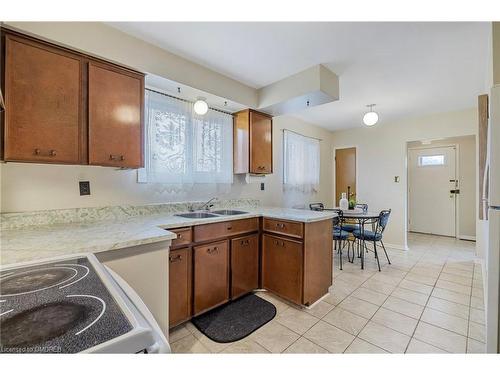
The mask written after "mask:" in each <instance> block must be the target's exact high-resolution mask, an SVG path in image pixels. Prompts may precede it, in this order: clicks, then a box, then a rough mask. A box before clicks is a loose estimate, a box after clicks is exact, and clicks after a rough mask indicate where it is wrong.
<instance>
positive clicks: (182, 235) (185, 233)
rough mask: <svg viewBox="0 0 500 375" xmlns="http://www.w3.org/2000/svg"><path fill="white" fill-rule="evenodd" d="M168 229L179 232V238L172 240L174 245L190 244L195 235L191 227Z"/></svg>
mask: <svg viewBox="0 0 500 375" xmlns="http://www.w3.org/2000/svg"><path fill="white" fill-rule="evenodd" d="M167 230H168V231H170V232H174V233H175V234H177V238H176V239H175V240H172V247H179V246H183V245H188V244H190V243H191V242H192V239H193V235H192V232H191V228H190V227H188V228H176V229H167Z"/></svg>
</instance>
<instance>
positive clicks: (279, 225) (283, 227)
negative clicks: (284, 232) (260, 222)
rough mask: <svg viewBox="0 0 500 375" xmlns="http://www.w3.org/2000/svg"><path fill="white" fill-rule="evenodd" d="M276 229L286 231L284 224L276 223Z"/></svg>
mask: <svg viewBox="0 0 500 375" xmlns="http://www.w3.org/2000/svg"><path fill="white" fill-rule="evenodd" d="M276 228H281V229H285V224H282V223H276Z"/></svg>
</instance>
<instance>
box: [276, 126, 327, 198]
mask: <svg viewBox="0 0 500 375" xmlns="http://www.w3.org/2000/svg"><path fill="white" fill-rule="evenodd" d="M319 150H320V149H319V140H318V139H314V138H310V137H305V136H303V135H300V134H297V133H295V132H291V131H288V130H284V131H283V151H284V152H283V168H284V174H283V179H284V181H283V189H284V190H285V191H299V192H302V193H315V192H317V191H318V190H319V167H320V152H319Z"/></svg>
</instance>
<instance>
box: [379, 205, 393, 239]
mask: <svg viewBox="0 0 500 375" xmlns="http://www.w3.org/2000/svg"><path fill="white" fill-rule="evenodd" d="M390 215H391V210H382V211H380V214H379V215H378V220H377V229H376V230H375V231H376V232H377V233H380V234H382V233H384V230H385V227H386V226H387V223H388V222H389V216H390Z"/></svg>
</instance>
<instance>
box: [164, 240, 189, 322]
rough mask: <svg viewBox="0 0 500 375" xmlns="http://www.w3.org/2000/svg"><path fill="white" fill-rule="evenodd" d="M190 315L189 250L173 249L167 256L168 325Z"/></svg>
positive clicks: (183, 319) (185, 318)
mask: <svg viewBox="0 0 500 375" xmlns="http://www.w3.org/2000/svg"><path fill="white" fill-rule="evenodd" d="M190 317H191V250H190V249H189V248H184V249H179V250H173V251H171V252H170V256H169V303H168V319H169V325H170V327H173V326H175V325H177V324H179V323H182V322H184V321H186V320H188V319H189V318H190Z"/></svg>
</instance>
